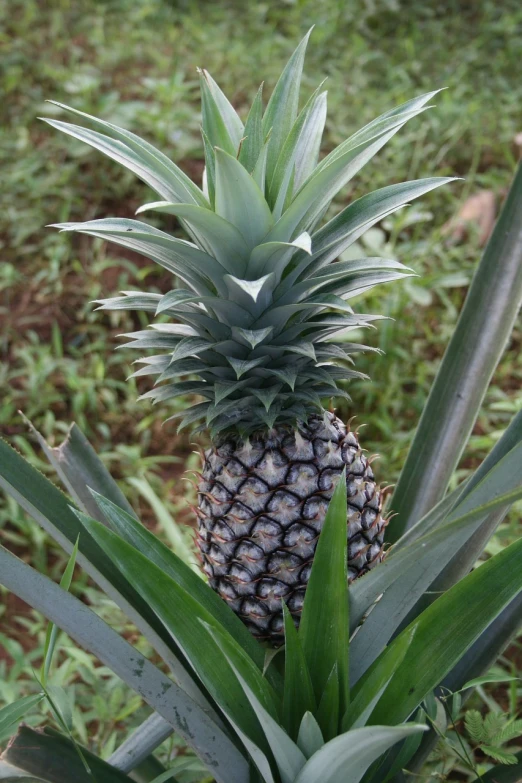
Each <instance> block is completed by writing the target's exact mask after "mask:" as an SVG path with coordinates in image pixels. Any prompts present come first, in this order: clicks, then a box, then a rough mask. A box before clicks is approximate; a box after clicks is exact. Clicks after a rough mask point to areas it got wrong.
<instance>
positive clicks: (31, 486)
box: [0, 440, 208, 705]
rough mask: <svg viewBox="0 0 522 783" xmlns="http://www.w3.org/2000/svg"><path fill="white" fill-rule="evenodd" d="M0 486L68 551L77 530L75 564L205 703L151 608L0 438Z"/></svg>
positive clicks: (52, 490)
mask: <svg viewBox="0 0 522 783" xmlns="http://www.w3.org/2000/svg"><path fill="white" fill-rule="evenodd" d="M0 487H2V488H3V489H4V490H5V492H7V493H8V494H9V495H11V497H13V498H14V500H16V502H17V503H19V504H20V506H21V507H22V508H23V509H24V510H25V511H26V512H27V513H28V514H29V515H30V516H31V517H33V519H35V520H36V522H38V524H39V525H41V527H43V529H44V530H46V531H47V532H48V533H49V535H51V536H52V537H53V538H54V540H55V541H57V542H58V544H60V546H61V547H63V549H64V550H65V551H66V552H67V554H70V553H71V552H72V549H73V547H74V543H75V541H76V539H77V538H78V535H79V534H80V533H83V534H82V535H81V536H80V541H79V552H78V558H77V560H78V564H79V565H80V566H81V567H82V568H83V569H84V570H85V571H86V573H87V574H89V576H91V577H92V578H93V579H94V580H95V582H97V584H99V585H100V587H101V588H102V590H104V592H105V593H107V595H108V596H109V597H110V598H112V600H113V601H115V603H116V604H117V605H118V606H119V607H120V608H121V609H122V611H123V612H124V613H125V614H126V615H127V617H128V618H129V619H130V620H132V622H134V623H135V625H136V626H137V627H138V628H139V630H140V631H141V632H142V633H143V634H144V635H145V636H146V637H147V638H148V639H149V641H150V642H151V644H153V645H154V647H155V649H156V650H157V651H158V653H159V654H160V655H161V657H162V658H163V660H164V661H165V662H166V663H167V664H168V666H169V667H170V669H171V670H172V671H173V672H174V674H175V676H176V679H177V681H178V682H179V683H180V684H182V685H183V687H184V688H185V690H186V691H187V693H190V695H191V696H192V697H193V698H194V699H196V700H197V701H199V703H200V704H202V705H208V701H207V699H206V698H205V697H204V696H203V693H202V692H201V690H200V688H199V686H197V685H196V683H195V682H194V680H193V675H192V673H191V672H188V671H187V669H186V668H185V666H184V664H183V663H182V660H181V659H182V657H183V656H182V654H181V651H179V650H177V649H176V647H175V645H174V643H173V642H172V641H171V639H170V638H169V635H168V634H167V633H166V632H165V630H164V629H163V626H162V624H161V623H160V622H159V621H158V619H157V617H156V616H155V615H154V612H152V610H151V609H150V607H149V606H147V604H146V602H145V601H144V600H143V599H142V598H141V597H140V595H139V594H138V593H137V591H136V590H135V588H134V586H133V585H132V584H131V583H129V582H128V581H127V580H126V579H125V578H124V577H123V576H122V575H121V574H120V573H119V571H118V569H116V568H115V567H114V565H113V563H112V562H111V561H110V559H109V558H108V557H107V556H106V555H105V553H104V552H103V550H102V549H100V547H99V546H98V545H97V544H96V542H95V541H94V540H93V539H92V538H91V536H89V535H88V534H87V533H86V532H85V531H84V530H83V528H82V526H81V524H80V522H79V520H78V519H77V517H76V515H75V514H74V513H73V511H72V510H71V507H70V504H69V502H68V500H67V498H66V497H65V495H63V494H62V493H61V492H60V490H59V489H57V488H56V487H55V486H54V484H52V483H51V482H50V481H48V480H47V479H46V478H45V477H44V476H42V474H41V473H39V472H38V471H37V470H35V469H34V468H33V467H32V466H31V465H30V464H29V463H28V462H27V461H26V460H24V459H23V458H22V457H21V456H20V455H19V454H17V452H16V451H14V450H13V449H11V448H10V446H8V445H7V443H5V442H4V441H1V440H0Z"/></svg>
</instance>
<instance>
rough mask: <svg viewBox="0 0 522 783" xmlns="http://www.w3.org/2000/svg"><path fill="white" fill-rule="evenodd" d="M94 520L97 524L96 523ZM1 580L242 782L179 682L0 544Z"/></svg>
mask: <svg viewBox="0 0 522 783" xmlns="http://www.w3.org/2000/svg"><path fill="white" fill-rule="evenodd" d="M97 524H99V523H97ZM0 579H1V583H2V584H3V585H4V586H5V587H7V589H8V590H11V591H12V592H13V593H14V594H15V595H17V596H19V597H20V598H21V599H22V600H23V601H26V602H27V603H28V604H30V605H31V606H33V607H34V608H35V609H36V610H37V611H39V612H41V613H42V614H43V615H45V616H46V617H47V618H48V619H49V620H51V621H52V622H54V623H55V624H56V625H58V627H60V628H62V630H63V631H65V632H66V633H67V634H68V635H69V636H71V638H73V639H74V640H75V641H76V642H77V643H78V644H79V645H81V646H82V647H85V649H87V650H90V652H92V653H93V654H94V655H96V657H97V658H99V659H100V661H102V663H104V664H105V665H106V666H108V667H109V668H111V669H112V670H113V671H114V673H115V674H117V675H118V676H119V677H120V678H121V679H122V680H123V681H124V682H126V683H127V684H128V685H129V686H130V687H131V688H132V689H133V690H135V691H136V693H139V694H140V695H141V696H142V697H143V699H144V700H145V701H146V702H147V703H148V704H150V706H151V707H152V708H153V709H155V710H156V711H157V712H159V714H160V715H162V716H163V718H165V720H167V721H168V722H169V723H170V724H171V726H172V727H173V728H174V729H175V730H176V731H177V732H178V734H180V735H181V736H182V737H183V738H184V739H185V741H186V742H187V744H188V745H190V747H192V748H193V749H194V750H195V752H196V753H197V754H198V755H199V757H200V758H201V759H203V761H204V762H205V763H207V764H208V765H209V767H210V768H211V769H212V770H213V774H214V775H215V776H216V778H218V779H219V780H220V781H221V782H222V783H230V781H231V780H234V781H237V783H247V781H248V767H247V763H246V761H245V759H244V758H243V757H242V756H241V754H240V753H239V752H238V751H237V749H236V748H235V746H234V745H233V743H232V742H231V741H230V740H229V739H228V737H227V736H226V734H224V732H223V731H222V729H221V727H220V726H219V725H218V724H217V723H216V722H215V721H214V720H213V719H212V718H211V717H210V716H209V715H208V714H207V713H206V712H205V711H204V710H203V709H202V708H201V707H200V706H199V705H198V704H197V703H196V702H195V701H194V700H193V699H192V698H191V697H190V696H189V695H188V694H187V693H186V692H185V691H184V690H183V689H182V688H180V687H179V686H178V685H176V684H175V683H174V682H172V680H169V679H168V677H166V676H165V675H164V674H163V673H162V672H161V671H160V670H159V669H158V668H156V666H154V665H153V664H152V663H150V661H148V660H147V659H146V658H144V656H143V655H141V654H140V653H139V652H138V651H137V650H135V649H134V648H133V647H131V645H130V644H129V643H128V642H126V641H125V639H123V638H122V637H121V636H119V635H118V634H117V633H116V631H114V630H113V629H112V628H110V626H108V625H107V624H106V623H104V622H103V620H101V619H100V618H99V617H98V616H97V615H96V614H95V613H94V612H93V611H92V610H91V609H89V608H88V607H87V606H86V605H85V604H84V603H82V602H81V601H79V600H78V599H77V598H75V597H74V596H73V595H71V594H70V593H67V592H65V591H64V590H62V589H61V588H60V587H59V586H58V585H56V584H55V583H54V582H52V581H51V580H50V579H48V578H47V577H45V576H42V575H41V574H39V573H38V572H37V571H34V570H33V569H32V568H31V567H30V566H28V565H26V564H25V563H23V562H22V561H21V560H18V558H16V557H15V556H14V555H12V554H11V553H10V552H8V551H7V550H6V549H4V548H3V547H0Z"/></svg>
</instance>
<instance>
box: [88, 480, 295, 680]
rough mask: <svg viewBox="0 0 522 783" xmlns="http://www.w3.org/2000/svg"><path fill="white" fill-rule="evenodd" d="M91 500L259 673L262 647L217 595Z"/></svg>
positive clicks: (120, 514) (105, 505)
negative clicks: (199, 607)
mask: <svg viewBox="0 0 522 783" xmlns="http://www.w3.org/2000/svg"><path fill="white" fill-rule="evenodd" d="M94 497H95V501H96V504H97V505H98V507H99V509H100V510H101V511H102V512H103V514H104V516H105V517H106V519H107V520H108V521H109V523H110V525H111V527H112V529H113V530H114V531H115V532H116V533H118V535H119V536H121V538H122V539H124V540H125V541H127V542H128V543H129V544H131V545H132V546H133V547H134V548H135V549H137V550H138V551H139V552H141V553H142V554H143V555H145V556H146V557H147V558H148V559H149V560H150V561H151V562H152V563H155V564H156V565H157V566H158V567H159V568H161V569H162V571H164V572H165V574H168V576H170V577H171V578H172V579H174V580H175V581H176V582H177V583H178V584H179V585H180V586H181V587H182V588H183V589H184V590H186V591H187V592H189V593H190V595H192V596H193V597H194V598H196V599H197V600H198V601H199V603H200V604H201V605H202V606H204V607H205V608H206V609H208V611H209V612H210V613H211V614H212V615H213V616H214V617H215V618H216V620H218V621H219V622H220V624H221V625H222V626H223V627H224V628H226V629H227V630H228V631H229V632H230V633H231V634H232V636H233V637H234V638H235V639H236V641H237V642H238V643H239V644H240V645H241V646H242V647H243V649H244V650H245V652H247V653H248V655H250V657H251V658H252V660H254V661H255V662H256V664H257V666H258V667H259V669H261V670H262V669H263V665H264V651H263V648H262V647H261V645H260V644H259V643H258V642H257V641H256V640H255V639H254V638H253V637H252V634H251V633H250V632H249V631H248V630H247V628H246V627H245V626H244V625H243V623H242V622H241V620H239V618H238V617H237V615H235V614H234V612H232V611H231V610H230V609H229V607H228V606H227V604H226V603H225V602H224V601H223V600H222V599H221V598H220V597H219V596H218V595H217V593H215V592H214V591H213V590H211V589H210V588H209V587H208V585H206V584H205V583H204V582H203V581H202V580H201V579H200V577H199V576H198V575H197V574H195V573H194V572H193V571H192V570H191V569H190V568H189V567H188V566H187V565H186V564H185V563H184V562H183V561H182V560H180V558H179V557H177V556H176V555H175V554H174V553H173V552H172V550H170V549H169V548H168V547H167V546H165V544H163V543H162V542H161V541H160V540H159V539H158V538H157V537H156V536H155V535H154V534H153V533H151V532H150V531H149V530H147V528H146V527H144V526H143V525H142V524H141V523H140V522H138V521H137V520H136V519H134V517H132V516H130V515H129V514H127V513H126V512H125V511H123V510H122V509H120V508H118V507H117V506H115V505H114V503H111V502H110V501H109V500H108V499H107V498H104V497H102V496H101V495H98V494H97V493H95V495H94ZM275 684H276V683H275V682H274V685H275ZM278 685H280V683H279V684H278Z"/></svg>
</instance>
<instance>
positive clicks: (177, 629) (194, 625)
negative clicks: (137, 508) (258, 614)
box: [81, 515, 275, 748]
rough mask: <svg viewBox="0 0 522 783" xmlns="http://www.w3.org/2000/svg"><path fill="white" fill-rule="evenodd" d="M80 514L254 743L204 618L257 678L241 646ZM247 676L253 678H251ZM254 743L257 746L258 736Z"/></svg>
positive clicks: (255, 732) (252, 722)
mask: <svg viewBox="0 0 522 783" xmlns="http://www.w3.org/2000/svg"><path fill="white" fill-rule="evenodd" d="M81 518H82V522H83V524H84V526H85V528H86V529H87V530H88V531H89V532H90V533H91V535H92V536H93V537H94V538H95V540H96V541H97V542H98V543H99V544H100V546H102V547H103V549H104V551H105V552H106V553H107V554H108V555H109V556H110V557H111V559H112V560H113V562H114V563H115V565H116V566H117V567H118V568H119V569H120V570H121V572H122V573H123V574H124V575H125V576H126V577H127V578H128V579H130V580H132V582H133V584H135V585H136V589H137V590H138V591H139V592H140V594H141V595H142V596H143V597H144V599H145V600H146V601H147V602H148V603H149V604H150V605H151V607H152V608H153V609H154V611H155V613H156V614H157V615H158V617H159V618H160V620H161V621H162V623H163V624H164V626H165V628H166V629H167V630H168V631H169V633H170V634H171V635H172V637H173V638H174V639H175V640H176V643H177V644H179V645H180V646H181V648H182V649H183V650H184V652H185V654H186V655H187V657H188V658H189V659H190V661H191V663H192V665H193V666H194V668H195V670H196V671H197V673H198V676H199V677H200V678H201V680H202V681H203V683H204V684H205V687H206V688H207V689H208V690H209V692H210V693H211V694H212V696H213V698H215V699H216V701H217V702H218V704H219V705H220V706H221V708H222V709H224V710H225V711H226V712H227V714H230V715H231V716H232V717H233V719H234V721H235V722H236V723H237V724H238V726H239V727H240V728H241V729H242V731H244V733H245V734H247V735H248V736H249V737H250V738H251V739H252V740H253V741H254V742H256V744H259V743H260V731H259V725H258V723H257V720H256V718H255V716H254V715H253V714H252V711H251V709H250V708H249V705H247V704H245V702H244V700H243V699H242V696H241V694H242V691H241V688H240V686H239V684H238V682H237V679H236V677H235V675H234V673H233V672H232V670H231V669H230V666H229V665H228V663H227V661H226V658H225V657H224V655H223V653H222V652H221V649H220V647H219V645H218V644H217V643H216V642H215V641H214V640H213V637H212V635H211V634H210V633H209V631H208V630H207V628H206V627H205V625H204V623H205V624H206V625H210V626H211V627H212V628H214V629H218V630H220V631H221V632H222V634H223V635H225V636H226V638H230V640H231V643H232V644H233V645H234V649H237V659H236V665H239V662H241V666H242V668H243V671H247V670H248V671H249V672H250V674H251V676H252V678H254V675H255V672H257V673H258V678H261V672H260V671H259V669H258V668H257V667H256V666H255V664H254V662H253V661H252V660H251V659H250V658H249V657H248V656H247V654H246V653H244V651H242V648H240V647H239V645H238V644H237V643H236V642H235V641H234V640H233V639H232V637H231V636H230V634H228V632H227V631H225V629H223V628H222V626H221V625H220V623H219V622H218V621H217V620H216V619H215V618H214V616H213V615H212V614H211V613H210V612H208V611H207V610H206V609H205V608H204V607H203V606H202V605H201V604H199V603H198V601H197V600H196V599H195V598H193V597H192V596H191V595H190V594H189V593H188V592H187V591H185V590H183V589H182V588H181V587H180V586H179V585H178V584H177V583H176V582H175V581H174V580H173V579H171V578H170V577H169V576H168V575H167V574H165V573H164V572H163V571H162V570H161V569H160V568H158V566H156V565H155V564H154V563H152V562H150V561H149V560H148V558H147V557H145V556H144V555H143V554H142V553H141V552H138V551H137V550H136V549H134V547H132V546H131V545H130V544H127V542H126V541H124V540H123V539H121V538H120V537H119V536H117V535H115V534H114V533H112V532H111V531H109V530H107V529H106V528H105V527H103V525H100V523H99V522H96V521H95V520H92V519H89V518H88V517H85V515H82V516H81ZM209 589H210V588H209ZM201 621H203V622H201ZM248 667H250V668H248ZM252 682H254V680H253V679H252ZM258 682H259V679H258ZM263 683H264V686H265V687H264V693H265V694H266V695H267V698H266V700H265V704H267V705H268V704H269V699H268V693H269V692H270V690H271V689H270V686H269V685H268V683H266V681H264V680H263ZM260 688H261V686H260ZM259 693H261V690H259ZM274 701H275V699H274ZM260 747H261V748H263V743H262V742H261V744H260Z"/></svg>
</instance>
